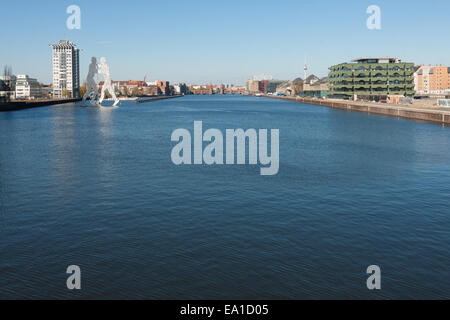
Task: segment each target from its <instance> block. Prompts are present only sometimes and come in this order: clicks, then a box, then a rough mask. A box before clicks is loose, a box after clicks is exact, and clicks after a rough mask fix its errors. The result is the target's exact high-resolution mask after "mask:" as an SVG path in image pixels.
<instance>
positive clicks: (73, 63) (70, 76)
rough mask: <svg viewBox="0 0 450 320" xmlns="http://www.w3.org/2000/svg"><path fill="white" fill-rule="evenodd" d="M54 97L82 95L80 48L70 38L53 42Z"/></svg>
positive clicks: (76, 96) (77, 96)
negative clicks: (56, 42)
mask: <svg viewBox="0 0 450 320" xmlns="http://www.w3.org/2000/svg"><path fill="white" fill-rule="evenodd" d="M51 46H52V51H53V55H52V56H53V97H54V98H66V97H67V96H66V95H64V93H68V97H69V98H70V97H71V98H79V97H80V49H77V48H76V46H75V45H74V44H73V43H71V42H70V41H68V40H60V41H59V43H58V44H52V45H51Z"/></svg>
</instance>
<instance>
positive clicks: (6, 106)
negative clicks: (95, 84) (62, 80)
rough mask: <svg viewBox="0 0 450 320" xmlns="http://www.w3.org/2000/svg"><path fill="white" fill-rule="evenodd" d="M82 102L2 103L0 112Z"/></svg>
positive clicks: (71, 100) (39, 101)
mask: <svg viewBox="0 0 450 320" xmlns="http://www.w3.org/2000/svg"><path fill="white" fill-rule="evenodd" d="M77 101H81V99H79V98H76V99H51V100H27V101H11V102H5V103H0V112H5V111H16V110H23V109H30V108H39V107H46V106H52V105H55V104H66V103H73V102H77Z"/></svg>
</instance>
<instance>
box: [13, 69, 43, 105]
mask: <svg viewBox="0 0 450 320" xmlns="http://www.w3.org/2000/svg"><path fill="white" fill-rule="evenodd" d="M39 98H42V89H41V85H40V83H39V82H38V81H37V80H36V79H33V78H30V77H28V76H27V75H25V74H21V75H18V76H17V80H16V99H18V100H21V99H24V100H29V99H39Z"/></svg>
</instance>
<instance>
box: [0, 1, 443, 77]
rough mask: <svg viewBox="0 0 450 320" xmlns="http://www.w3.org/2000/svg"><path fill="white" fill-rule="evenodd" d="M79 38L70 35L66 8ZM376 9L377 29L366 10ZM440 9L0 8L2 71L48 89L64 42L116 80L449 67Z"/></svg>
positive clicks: (173, 4) (419, 4) (404, 5)
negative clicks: (374, 61)
mask: <svg viewBox="0 0 450 320" xmlns="http://www.w3.org/2000/svg"><path fill="white" fill-rule="evenodd" d="M72 4H75V5H78V6H79V7H80V8H81V30H68V29H67V27H66V20H67V18H68V17H69V15H68V14H67V13H66V9H67V7H68V6H69V5H72ZM370 5H378V6H379V7H380V8H381V13H382V17H381V19H382V20H381V22H382V29H381V30H369V29H368V28H367V27H366V21H367V18H368V17H369V15H368V14H367V13H366V9H367V7H368V6H370ZM449 12H450V2H449V1H448V0H433V1H419V0H409V1H406V0H368V1H367V0H342V1H336V0H322V1H312V0H287V1H277V0H271V1H266V0H259V1H254V0H239V1H237V0H229V1H226V0H224V1H206V0H194V1H179V0H171V1H162V0H161V1H154V0H134V1H116V0H110V1H104V0H90V1H86V0H70V1H65V0H44V1H35V0H23V1H2V4H1V18H0V19H1V23H2V28H1V29H0V41H1V42H0V43H1V44H0V66H2V65H5V64H8V65H11V66H12V68H13V72H14V73H15V74H28V75H30V76H32V77H35V78H38V80H39V81H41V82H44V83H50V82H51V73H52V69H51V49H50V47H49V46H48V45H49V44H50V43H57V42H58V40H60V39H69V40H70V41H72V42H74V43H76V44H77V45H78V46H79V48H81V49H82V52H81V61H80V62H81V75H82V77H85V75H86V72H87V69H88V64H89V60H90V57H91V56H96V57H101V56H105V57H107V58H108V61H109V64H110V67H111V74H112V77H113V79H114V80H129V79H134V80H143V79H144V76H145V75H147V78H148V80H156V79H161V80H169V81H171V82H181V81H182V82H188V83H191V84H195V83H221V82H223V83H228V84H244V83H245V81H246V79H248V78H249V77H251V76H252V75H253V74H262V73H266V74H271V75H273V76H274V78H276V79H286V80H292V79H294V78H296V77H298V76H302V77H303V64H304V57H305V55H306V56H307V61H308V65H309V70H310V71H309V72H310V73H314V74H316V75H318V76H325V75H327V72H328V67H329V66H330V65H334V64H337V63H341V62H345V61H349V60H351V59H354V58H358V57H361V56H396V57H399V58H401V59H403V61H407V62H415V63H416V64H442V65H450V41H449V35H450V24H449V19H450V18H449Z"/></svg>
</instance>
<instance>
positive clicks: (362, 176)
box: [0, 96, 450, 299]
mask: <svg viewBox="0 0 450 320" xmlns="http://www.w3.org/2000/svg"><path fill="white" fill-rule="evenodd" d="M196 120H201V121H203V124H204V128H205V130H206V128H218V129H220V130H222V131H224V130H226V129H228V128H256V129H259V128H274V129H280V173H279V174H278V175H277V176H274V177H261V176H260V175H259V171H258V170H259V169H258V168H257V167H255V166H214V167H207V166H181V167H177V166H174V165H173V164H172V162H171V160H170V153H171V149H172V147H173V143H172V142H171V141H170V136H171V133H172V132H173V130H175V129H178V128H188V129H190V130H192V128H193V123H194V121H196ZM448 145H450V131H449V128H442V127H440V126H438V125H434V124H427V123H419V122H413V121H409V120H405V119H396V118H389V117H383V116H376V115H367V114H364V113H356V112H347V111H343V110H332V109H327V108H322V107H316V106H309V105H304V104H297V103H291V102H282V101H278V100H270V99H258V98H253V97H217V96H213V97H211V96H202V97H194V96H189V97H184V98H179V99H172V100H165V101H157V102H152V103H148V104H139V105H138V104H134V103H133V102H130V101H123V102H121V106H120V107H119V108H114V109H113V108H110V107H105V108H94V107H89V108H82V107H80V106H79V105H76V104H74V105H66V106H53V107H48V108H40V109H32V110H24V111H20V112H14V113H2V114H0V151H1V152H0V201H1V202H0V204H1V206H0V214H1V238H0V240H1V241H0V257H1V260H0V298H61V299H69V298H86V299H89V298H138V299H141V298H142V299H151V298H155V299H202V298H212V299H264V298H267V299H271V298H287V299H303V298H307V299H308V298H309V299H316V298H344V299H354V298H356V299H358V298H364V299H366V298H367V299H370V298H449V294H448V293H449V292H450V283H449V280H448V279H449V278H448V265H449V262H450V254H449V251H448V247H449V243H450V235H449V233H448V230H449V229H450V215H449V213H450V212H449V209H448V196H449V194H450V170H449V169H450V150H449V148H448V147H447V146H448ZM72 264H76V265H79V266H80V267H81V269H82V277H83V278H82V287H83V290H82V291H80V292H76V293H73V292H67V289H66V286H65V282H66V274H65V270H66V268H67V266H69V265H72ZM373 264H377V265H380V267H381V268H382V274H383V283H382V287H383V290H381V291H380V292H370V291H368V290H367V288H366V280H367V276H366V274H365V271H366V269H367V267H368V266H369V265H373Z"/></svg>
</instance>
